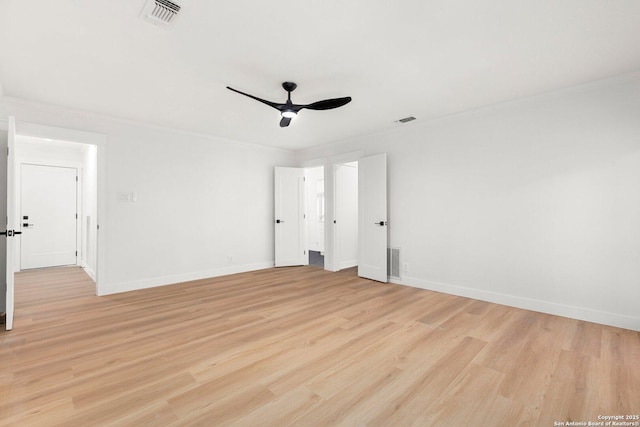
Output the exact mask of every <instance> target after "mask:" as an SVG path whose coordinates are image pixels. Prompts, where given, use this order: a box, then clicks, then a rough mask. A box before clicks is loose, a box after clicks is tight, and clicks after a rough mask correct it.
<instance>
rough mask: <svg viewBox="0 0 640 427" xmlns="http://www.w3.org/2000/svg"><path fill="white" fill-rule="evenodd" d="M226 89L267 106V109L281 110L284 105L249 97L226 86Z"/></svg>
mask: <svg viewBox="0 0 640 427" xmlns="http://www.w3.org/2000/svg"><path fill="white" fill-rule="evenodd" d="M227 89H229V90H232V91H234V92H236V93H239V94H240V95H244V96H248V97H249V98H252V99H255V100H256V101H259V102H262V103H263V104H267V105H268V106H269V107H273V108H275V109H276V110H281V109H282V107H283V106H284V104H278V103H276V102H271V101H267V100H266V99H262V98H258V97H257V96H253V95H249V94H248V93H244V92H240V91H239V90H237V89H234V88H232V87H229V86H227Z"/></svg>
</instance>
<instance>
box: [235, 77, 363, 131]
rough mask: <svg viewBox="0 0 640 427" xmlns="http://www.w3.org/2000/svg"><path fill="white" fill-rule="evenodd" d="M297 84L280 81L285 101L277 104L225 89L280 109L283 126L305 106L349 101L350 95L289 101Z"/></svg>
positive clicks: (318, 107) (332, 105)
mask: <svg viewBox="0 0 640 427" xmlns="http://www.w3.org/2000/svg"><path fill="white" fill-rule="evenodd" d="M296 87H298V85H297V84H295V83H291V82H284V83H282V88H283V89H284V90H286V91H287V94H288V96H287V102H285V103H284V104H278V103H277V102H271V101H267V100H265V99H261V98H258V97H257V96H253V95H249V94H248V93H244V92H240V91H239V90H236V89H234V88H232V87H229V86H227V89H229V90H232V91H234V92H237V93H239V94H241V95H244V96H248V97H249V98H253V99H255V100H256V101H259V102H262V103H263V104H267V105H268V106H270V107H273V108H275V109H276V110H278V111H280V115H282V119H280V127H281V128H284V127H287V126H289V123H291V119H292V118H294V117H295V116H297V115H298V111H300V110H302V109H303V108H306V109H308V110H331V109H333V108H338V107H342V106H343V105H345V104H348V103H349V102H351V97H350V96H347V97H344V98H333V99H325V100H322V101H317V102H313V103H311V104H306V105H300V104H294V103H293V102H291V92H293V91H294V90H295V89H296Z"/></svg>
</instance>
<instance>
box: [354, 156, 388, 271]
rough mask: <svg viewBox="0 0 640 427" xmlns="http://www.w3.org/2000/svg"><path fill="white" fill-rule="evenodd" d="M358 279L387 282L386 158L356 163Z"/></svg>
mask: <svg viewBox="0 0 640 427" xmlns="http://www.w3.org/2000/svg"><path fill="white" fill-rule="evenodd" d="M358 224H359V225H358V236H359V244H358V276H360V277H365V278H367V279H372V280H377V281H378V282H387V154H386V153H382V154H376V155H375V156H369V157H363V158H361V159H359V160H358Z"/></svg>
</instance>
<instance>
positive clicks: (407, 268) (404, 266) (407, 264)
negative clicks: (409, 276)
mask: <svg viewBox="0 0 640 427" xmlns="http://www.w3.org/2000/svg"><path fill="white" fill-rule="evenodd" d="M402 271H404V272H405V273H408V272H409V263H408V262H405V263H403V264H402Z"/></svg>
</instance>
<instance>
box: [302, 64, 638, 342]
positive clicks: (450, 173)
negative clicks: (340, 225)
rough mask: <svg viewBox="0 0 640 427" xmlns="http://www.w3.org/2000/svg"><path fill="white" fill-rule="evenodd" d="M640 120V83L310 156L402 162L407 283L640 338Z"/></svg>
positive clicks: (394, 222)
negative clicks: (384, 156)
mask: <svg viewBox="0 0 640 427" xmlns="http://www.w3.org/2000/svg"><path fill="white" fill-rule="evenodd" d="M425 102H428V100H425ZM639 117H640V76H639V75H637V74H635V75H631V76H626V77H624V78H620V79H614V80H609V81H604V82H599V83H596V84H591V85H587V86H583V87H576V88H572V89H569V90H564V91H560V92H556V93H550V94H546V95H543V96H538V97H534V98H529V99H524V100H521V101H517V102H511V103H506V104H501V105H497V106H494V107H491V108H484V109H481V110H476V111H472V112H468V113H465V114H460V115H456V116H452V117H448V118H446V119H442V120H439V121H433V122H427V123H420V122H419V121H418V122H413V123H412V124H406V125H398V126H399V127H398V129H397V130H396V131H391V132H387V133H384V134H378V135H369V136H366V137H358V138H353V139H350V140H347V141H343V142H341V143H340V144H334V145H329V146H323V147H317V148H315V149H310V150H306V151H302V152H299V153H297V157H298V161H299V162H300V163H301V164H302V163H305V162H309V161H310V159H319V158H326V159H328V160H327V163H329V164H331V163H332V162H333V160H332V159H336V158H340V156H346V155H347V154H346V153H354V152H355V153H359V154H360V155H362V154H365V155H366V154H375V153H379V152H387V153H388V162H389V164H388V170H389V206H390V207H389V210H390V211H389V228H390V242H389V244H390V245H391V246H398V247H402V248H403V257H404V259H403V261H404V262H406V263H407V265H408V271H404V272H403V283H405V284H408V285H412V286H417V287H423V288H428V289H434V290H439V291H443V292H449V293H453V294H459V295H465V296H469V297H473V298H478V299H484V300H488V301H494V302H499V303H504V304H508V305H514V306H519V307H524V308H530V309H534V310H539V311H543V312H549V313H555V314H559V315H564V316H568V317H575V318H580V319H586V320H591V321H595V322H600V323H605V324H612V325H617V326H622V327H626V328H630V329H636V330H640V314H639V313H640V312H639V311H638V307H637V302H638V301H640V286H639V284H640V119H639ZM327 197H328V198H330V197H331V195H329V194H327ZM327 244H329V242H327Z"/></svg>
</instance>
